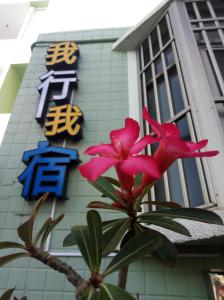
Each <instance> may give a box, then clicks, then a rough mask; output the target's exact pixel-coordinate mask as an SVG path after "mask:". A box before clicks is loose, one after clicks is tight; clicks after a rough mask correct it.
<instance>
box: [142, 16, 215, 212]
mask: <svg viewBox="0 0 224 300" xmlns="http://www.w3.org/2000/svg"><path fill="white" fill-rule="evenodd" d="M139 50H140V76H141V84H142V96H143V104H144V106H147V107H148V109H149V111H150V114H151V116H152V117H153V118H154V119H156V120H157V121H159V122H162V123H163V122H172V123H175V124H176V125H177V126H178V127H179V129H180V132H181V135H182V138H183V139H186V140H190V139H191V140H193V141H197V137H196V132H195V128H194V122H193V118H192V113H191V110H192V108H191V106H190V104H189V101H188V95H187V92H186V89H185V83H184V79H183V76H182V70H181V65H180V61H179V56H178V53H177V48H176V44H175V38H174V35H173V31H172V28H171V22H170V19H169V14H168V13H167V14H166V15H165V16H164V17H163V18H161V19H160V21H159V23H158V24H157V25H156V26H155V27H154V29H153V30H152V31H151V33H150V34H149V36H148V37H147V38H146V39H145V40H144V41H143V43H142V44H141V46H140V49H139ZM145 131H146V133H147V134H148V133H149V131H150V129H149V126H148V125H147V123H145ZM155 149H156V146H154V145H153V146H152V147H151V148H150V149H148V151H150V152H151V153H154V152H155ZM151 199H152V200H157V201H175V202H178V203H180V204H181V205H183V206H186V207H199V206H209V205H212V201H211V197H210V194H209V189H208V182H207V180H206V178H205V171H204V167H203V162H202V160H201V159H193V158H192V159H182V160H178V161H176V162H175V163H174V164H173V165H172V166H171V167H170V168H169V170H168V171H167V172H166V173H165V174H164V176H163V178H162V179H161V180H160V181H158V183H157V184H156V185H155V187H154V188H153V189H152V192H151Z"/></svg>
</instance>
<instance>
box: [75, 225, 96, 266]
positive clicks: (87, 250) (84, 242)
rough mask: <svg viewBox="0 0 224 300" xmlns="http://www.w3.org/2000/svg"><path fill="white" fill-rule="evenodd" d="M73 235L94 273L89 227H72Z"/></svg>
mask: <svg viewBox="0 0 224 300" xmlns="http://www.w3.org/2000/svg"><path fill="white" fill-rule="evenodd" d="M72 233H73V235H74V238H75V240H76V242H77V245H78V247H79V250H80V252H81V253H82V256H83V259H84V260H85V262H86V264H87V265H88V267H89V269H90V270H91V271H92V270H93V269H94V265H93V262H92V257H91V247H90V242H89V232H88V227H87V226H85V225H76V226H73V227H72Z"/></svg>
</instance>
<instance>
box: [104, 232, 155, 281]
mask: <svg viewBox="0 0 224 300" xmlns="http://www.w3.org/2000/svg"><path fill="white" fill-rule="evenodd" d="M159 243H160V240H159V239H158V238H157V237H153V238H151V235H149V234H148V233H147V232H146V231H143V232H140V233H139V234H138V235H136V236H135V237H133V238H132V239H131V240H130V241H129V242H127V244H126V245H124V247H123V248H122V249H121V250H120V251H119V252H118V254H117V255H116V256H115V257H114V258H113V259H112V261H111V262H110V264H109V265H108V266H107V268H106V270H105V271H104V273H103V276H104V277H105V276H107V275H109V274H110V273H113V272H115V271H117V270H119V269H121V268H122V267H125V266H127V265H129V264H130V263H132V262H133V261H135V260H137V259H139V258H141V257H142V256H144V255H145V254H146V253H151V252H152V251H154V250H155V249H156V248H158V246H159Z"/></svg>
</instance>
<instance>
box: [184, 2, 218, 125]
mask: <svg viewBox="0 0 224 300" xmlns="http://www.w3.org/2000/svg"><path fill="white" fill-rule="evenodd" d="M186 8H187V12H188V16H189V18H190V23H191V26H192V30H193V33H194V36H195V39H196V41H197V45H198V49H199V51H200V54H201V58H202V62H203V65H204V68H205V71H206V74H207V77H208V81H209V84H210V87H211V91H212V93H213V99H214V102H215V105H216V108H217V112H218V114H219V117H220V121H221V124H222V127H223V129H224V2H223V1H222V0H212V1H200V2H197V1H190V2H188V3H186ZM192 15H193V16H194V17H193V18H192Z"/></svg>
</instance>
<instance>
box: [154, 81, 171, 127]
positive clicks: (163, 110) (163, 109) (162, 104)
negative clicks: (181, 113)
mask: <svg viewBox="0 0 224 300" xmlns="http://www.w3.org/2000/svg"><path fill="white" fill-rule="evenodd" d="M157 92H158V98H159V108H160V117H161V122H162V123H164V122H166V121H167V120H169V119H170V111H169V106H168V100H167V93H166V85H165V81H164V76H161V77H160V78H159V79H158V80H157Z"/></svg>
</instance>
